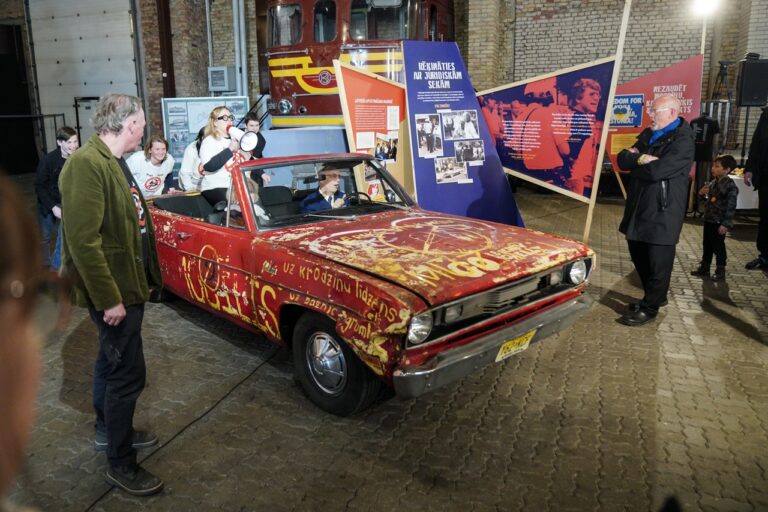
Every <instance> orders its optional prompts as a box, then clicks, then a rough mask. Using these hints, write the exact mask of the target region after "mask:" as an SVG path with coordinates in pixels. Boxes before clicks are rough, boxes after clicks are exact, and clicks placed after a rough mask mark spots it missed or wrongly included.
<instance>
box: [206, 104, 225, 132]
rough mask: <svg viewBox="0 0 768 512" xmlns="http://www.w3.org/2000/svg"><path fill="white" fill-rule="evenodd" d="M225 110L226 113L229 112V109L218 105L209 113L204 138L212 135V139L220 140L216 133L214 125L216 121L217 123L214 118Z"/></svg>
mask: <svg viewBox="0 0 768 512" xmlns="http://www.w3.org/2000/svg"><path fill="white" fill-rule="evenodd" d="M225 110H226V111H227V112H229V109H228V108H227V107H226V106H225V105H220V106H218V107H214V108H213V110H211V113H210V114H209V115H208V124H206V125H205V134H204V137H207V136H209V135H213V138H214V139H217V140H218V139H220V138H221V137H220V136H219V134H218V133H217V132H216V126H215V124H216V121H217V119H216V118H217V117H219V116H220V115H221V113H222V112H224V111H225ZM230 115H231V112H230Z"/></svg>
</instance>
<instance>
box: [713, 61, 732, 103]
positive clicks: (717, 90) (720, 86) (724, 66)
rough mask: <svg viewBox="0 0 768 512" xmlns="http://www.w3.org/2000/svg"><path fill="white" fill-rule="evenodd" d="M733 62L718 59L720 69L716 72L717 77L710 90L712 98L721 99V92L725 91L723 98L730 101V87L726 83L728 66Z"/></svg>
mask: <svg viewBox="0 0 768 512" xmlns="http://www.w3.org/2000/svg"><path fill="white" fill-rule="evenodd" d="M731 64H733V62H731V61H725V60H721V61H720V71H718V72H717V78H715V87H714V90H713V92H712V99H713V100H719V99H722V96H723V93H725V99H727V100H728V101H729V102H730V101H731V96H732V95H731V88H730V86H729V84H728V66H730V65H731Z"/></svg>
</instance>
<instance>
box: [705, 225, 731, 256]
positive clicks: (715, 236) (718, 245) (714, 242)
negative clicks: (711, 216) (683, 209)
mask: <svg viewBox="0 0 768 512" xmlns="http://www.w3.org/2000/svg"><path fill="white" fill-rule="evenodd" d="M719 227H720V224H718V223H715V222H705V223H704V253H703V255H702V257H701V263H702V264H703V265H705V266H707V267H708V266H710V265H711V264H712V255H713V254H714V255H715V262H716V263H717V266H718V267H724V266H725V261H726V260H727V259H728V256H727V254H726V252H725V235H721V234H719V233H718V232H717V228H719Z"/></svg>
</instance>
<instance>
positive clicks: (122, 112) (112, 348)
mask: <svg viewBox="0 0 768 512" xmlns="http://www.w3.org/2000/svg"><path fill="white" fill-rule="evenodd" d="M91 124H92V125H93V128H94V130H95V132H96V134H95V135H93V136H92V137H91V138H90V139H89V140H88V142H86V143H85V145H83V147H82V148H80V149H79V150H78V151H76V152H75V153H73V154H72V156H71V157H70V158H69V159H68V160H67V163H66V165H65V166H64V169H63V170H62V172H61V176H60V178H59V188H60V190H61V197H62V210H63V211H66V215H64V216H63V217H64V221H63V234H64V245H63V260H62V273H63V274H64V275H65V276H67V277H69V278H70V279H71V280H72V282H73V288H74V292H73V301H74V302H75V304H77V305H79V306H82V307H87V308H88V311H89V313H90V316H91V319H92V320H93V322H94V323H95V324H96V327H97V328H98V332H99V352H98V356H97V358H96V365H95V368H94V376H93V406H94V409H95V410H96V425H95V427H96V441H95V448H96V450H97V451H106V453H107V459H108V461H109V470H107V473H106V480H107V482H109V483H110V484H112V485H115V486H117V487H119V488H121V489H123V490H124V491H126V492H128V493H130V494H133V495H136V496H148V495H151V494H155V493H157V492H159V491H160V490H161V489H162V488H163V482H162V480H161V479H160V478H158V477H157V476H155V475H153V474H152V473H150V472H149V471H147V470H145V469H144V468H142V467H141V466H139V465H138V464H137V462H136V450H137V449H141V448H147V447H149V446H153V445H155V444H157V436H155V435H154V434H153V433H151V432H147V431H142V430H134V428H133V414H134V411H135V409H136V401H137V400H138V398H139V395H140V394H141V392H142V390H143V389H144V384H145V380H146V366H145V363H144V352H143V347H142V338H141V324H142V321H143V318H144V303H145V302H147V300H148V299H149V287H150V286H159V285H160V284H161V277H160V267H159V265H158V261H157V252H156V249H155V239H154V230H153V226H152V219H151V217H150V215H149V214H148V211H147V205H146V203H145V202H144V198H143V197H142V195H141V191H140V189H139V187H138V186H137V184H136V182H135V180H134V179H133V176H132V175H131V172H130V170H129V169H128V166H127V165H126V163H125V160H124V159H123V155H125V154H129V153H130V152H132V151H133V150H135V149H136V147H137V145H138V144H139V142H140V141H141V137H142V135H143V133H144V126H145V124H146V121H145V119H144V111H143V110H142V108H141V100H140V99H139V98H136V97H134V96H129V95H126V94H108V95H106V96H104V97H102V98H101V99H100V100H99V103H98V105H97V106H96V109H95V113H94V115H93V118H92V119H91Z"/></svg>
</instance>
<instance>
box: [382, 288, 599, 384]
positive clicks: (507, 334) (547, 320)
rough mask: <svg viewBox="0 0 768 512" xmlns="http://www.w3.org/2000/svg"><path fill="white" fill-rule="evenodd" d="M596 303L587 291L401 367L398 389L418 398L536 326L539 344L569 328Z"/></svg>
mask: <svg viewBox="0 0 768 512" xmlns="http://www.w3.org/2000/svg"><path fill="white" fill-rule="evenodd" d="M593 302H594V301H593V299H592V298H591V297H590V296H589V295H588V294H586V293H584V294H582V295H580V296H578V297H576V298H574V299H571V300H569V301H567V302H564V303H562V304H558V305H557V306H555V307H553V308H551V309H548V310H546V311H544V312H543V313H540V314H538V315H534V316H532V317H531V318H527V319H525V320H523V321H521V322H518V323H515V324H512V325H510V326H508V327H503V328H501V329H499V330H496V331H493V332H492V333H490V334H488V335H487V336H483V337H481V338H479V339H476V340H474V341H472V342H471V343H468V344H467V345H462V346H460V347H456V348H454V349H449V350H446V351H445V352H441V353H439V354H437V355H436V356H435V357H433V358H431V359H430V360H429V361H427V362H425V363H424V364H421V365H416V366H401V367H399V368H397V369H396V370H395V371H394V374H393V378H392V381H393V385H394V388H395V392H396V393H397V395H398V396H399V397H402V398H414V397H417V396H420V395H423V394H424V393H427V392H429V391H432V390H434V389H437V388H439V387H442V386H445V385H447V384H450V383H451V382H455V381H457V380H459V379H461V378H463V377H465V376H467V375H470V374H471V373H473V372H477V371H478V370H480V368H482V367H484V366H486V365H488V364H491V363H493V362H495V360H496V355H497V354H498V353H499V350H500V348H501V346H502V345H503V344H504V343H505V342H507V341H509V340H513V339H515V338H517V337H519V336H523V335H525V334H527V333H530V332H531V331H533V330H534V329H535V330H536V333H535V334H534V335H533V338H531V340H530V343H535V342H537V341H539V340H541V339H544V338H546V337H547V336H550V335H552V334H555V333H557V332H560V331H562V330H563V329H566V328H567V327H569V326H570V325H572V324H573V323H574V322H576V320H578V319H579V318H581V317H582V316H584V315H585V314H586V313H587V311H589V309H590V307H592V303H593Z"/></svg>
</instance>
